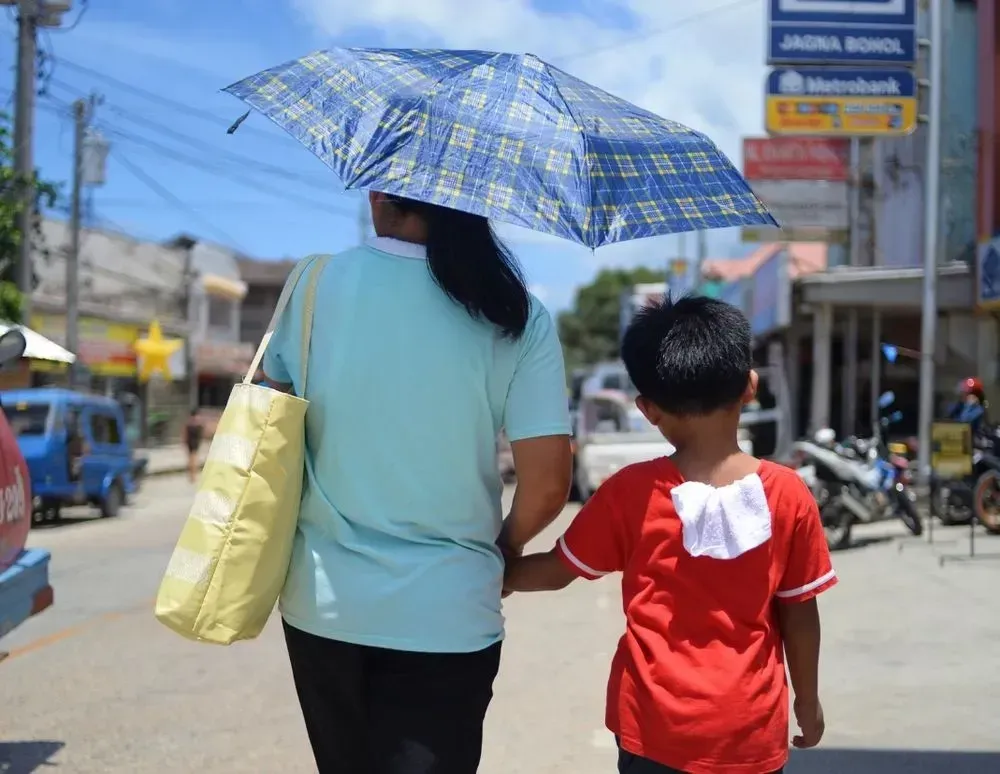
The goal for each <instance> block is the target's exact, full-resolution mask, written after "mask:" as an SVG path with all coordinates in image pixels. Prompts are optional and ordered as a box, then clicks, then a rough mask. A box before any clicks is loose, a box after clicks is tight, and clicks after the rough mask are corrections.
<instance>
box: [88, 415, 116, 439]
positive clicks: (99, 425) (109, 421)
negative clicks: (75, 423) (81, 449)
mask: <svg viewBox="0 0 1000 774" xmlns="http://www.w3.org/2000/svg"><path fill="white" fill-rule="evenodd" d="M90 435H91V437H92V438H93V439H94V443H95V444H104V445H108V446H117V445H118V444H120V443H121V442H122V436H121V433H120V432H119V427H118V419H117V417H115V416H114V415H113V414H101V413H98V412H94V413H93V414H91V415H90Z"/></svg>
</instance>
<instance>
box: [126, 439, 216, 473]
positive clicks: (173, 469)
mask: <svg viewBox="0 0 1000 774" xmlns="http://www.w3.org/2000/svg"><path fill="white" fill-rule="evenodd" d="M207 451H208V445H207V444H203V446H202V454H201V458H202V461H204V459H205V454H206V452H207ZM136 453H137V454H140V455H144V456H146V457H148V458H149V466H148V468H147V469H146V475H148V476H166V475H170V474H173V473H184V472H185V471H186V470H187V449H186V448H185V447H184V446H182V445H181V444H176V445H173V446H157V447H155V448H152V449H138V450H136Z"/></svg>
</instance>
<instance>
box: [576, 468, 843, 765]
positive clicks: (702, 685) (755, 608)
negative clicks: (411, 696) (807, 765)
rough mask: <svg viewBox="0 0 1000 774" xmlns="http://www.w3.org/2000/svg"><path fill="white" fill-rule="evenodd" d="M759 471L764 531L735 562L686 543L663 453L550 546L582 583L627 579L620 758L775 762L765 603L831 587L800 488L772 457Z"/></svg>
mask: <svg viewBox="0 0 1000 774" xmlns="http://www.w3.org/2000/svg"><path fill="white" fill-rule="evenodd" d="M758 475H759V477H760V480H761V483H762V484H763V493H764V496H765V497H766V502H767V509H768V510H769V511H770V514H771V537H770V539H768V540H766V542H764V543H762V544H761V545H759V546H757V547H756V548H752V549H750V550H749V551H746V552H745V553H742V554H740V555H739V556H737V557H736V558H734V559H714V558H710V557H707V556H697V557H696V556H692V555H691V554H690V553H688V551H687V550H686V549H685V547H684V544H683V531H682V525H681V520H680V517H679V516H678V515H677V511H676V509H675V507H674V502H673V499H672V497H671V490H672V489H673V488H674V487H675V486H678V485H680V484H682V483H684V479H683V478H682V476H681V474H680V472H679V471H678V470H677V468H676V467H675V466H674V464H673V463H672V462H671V461H670V460H669V459H667V458H661V459H657V460H653V461H651V462H646V463H641V464H638V465H632V466H630V467H628V468H625V469H623V470H621V471H619V472H618V473H617V474H615V475H614V476H613V477H612V478H610V479H609V480H608V481H607V482H606V483H605V484H604V485H603V486H602V487H601V488H600V489H599V490H598V491H597V493H596V494H595V495H594V497H593V499H591V500H590V502H588V503H587V505H586V506H585V507H584V508H583V509H582V510H581V511H580V513H579V514H578V515H577V517H576V518H575V519H574V521H573V523H572V525H571V526H570V527H569V529H568V530H567V532H566V534H565V535H563V536H562V537H561V538H560V539H559V542H558V544H557V547H556V550H557V553H558V555H559V556H560V558H561V559H562V560H563V562H564V563H565V564H566V566H567V567H568V568H569V569H571V570H572V571H573V572H574V573H575V574H577V575H579V576H580V577H583V578H588V579H596V578H599V577H601V576H603V575H607V574H608V573H612V572H618V571H620V572H622V573H623V576H622V603H623V607H624V612H625V618H626V627H625V634H624V635H623V636H622V638H621V640H620V641H619V643H618V651H617V652H616V653H615V657H614V660H613V662H612V665H611V677H610V680H609V682H608V703H607V715H606V721H607V726H608V728H609V729H610V730H611V731H612V732H613V733H614V734H616V735H617V736H618V737H619V739H620V743H621V746H622V748H623V749H625V750H627V751H628V752H631V753H632V754H634V755H639V756H642V757H645V758H649V759H651V760H653V761H657V762H658V763H662V764H664V765H666V766H669V767H671V768H675V769H680V770H681V771H685V772H690V774H762V773H763V772H771V771H775V770H777V769H780V768H781V767H782V766H784V765H785V762H786V759H787V757H788V738H789V725H788V683H787V678H786V675H785V663H784V650H783V648H782V643H781V635H780V632H779V631H778V626H777V620H776V616H775V614H774V607H773V606H774V604H775V603H776V602H777V603H782V602H785V603H787V602H803V601H805V600H808V599H811V598H812V597H814V596H816V595H817V594H819V593H821V592H823V591H825V590H826V589H828V588H830V587H831V586H833V585H834V584H835V583H836V582H837V576H836V574H835V572H834V570H833V566H832V565H831V562H830V552H829V550H828V549H827V545H826V539H825V537H824V534H823V527H822V524H821V523H820V518H819V512H818V510H817V507H816V502H815V500H814V499H813V498H812V495H811V494H810V492H809V489H808V487H806V486H805V484H804V483H803V482H802V481H801V480H800V479H799V477H798V476H797V475H796V474H795V472H794V471H793V470H790V469H788V468H785V467H782V466H780V465H776V464H773V463H770V462H761V463H760V468H759V469H758ZM764 523H765V524H766V520H765V522H764Z"/></svg>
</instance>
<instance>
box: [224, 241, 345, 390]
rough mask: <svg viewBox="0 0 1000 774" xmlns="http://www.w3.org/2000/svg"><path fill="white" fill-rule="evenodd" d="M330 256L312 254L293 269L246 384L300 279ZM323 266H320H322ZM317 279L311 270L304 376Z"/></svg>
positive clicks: (303, 366) (306, 318) (250, 380)
mask: <svg viewBox="0 0 1000 774" xmlns="http://www.w3.org/2000/svg"><path fill="white" fill-rule="evenodd" d="M329 258H330V256H328V255H310V256H309V257H308V258H303V259H302V260H301V261H299V262H298V263H297V264H296V265H295V268H294V269H292V273H291V276H289V278H288V281H287V282H286V283H285V287H284V288H283V289H282V291H281V295H280V296H279V297H278V303H277V304H276V305H275V307H274V314H272V315H271V321H270V322H269V323H268V324H267V331H266V332H265V333H264V337H263V338H262V339H261V340H260V344H259V345H258V346H257V351H256V352H255V353H254V356H253V360H251V361H250V368H249V370H248V371H247V373H246V376H245V377H243V383H244V384H251V383H252V382H253V378H254V376H255V375H256V374H257V369H258V368H260V362H261V360H263V359H264V353H265V352H267V345H268V344H270V343H271V337H272V336H273V335H274V329H275V328H276V327H277V325H278V323H279V322H280V321H281V316H282V315H283V314H284V313H285V309H286V308H287V307H288V304H289V302H290V301H291V300H292V294H293V293H294V292H295V288H296V287H297V286H298V284H299V280H301V279H302V275H303V274H305V273H306V271H307V270H309V269H312V268H313V267H314V265H315V264H316V263H317V262H319V263H321V264H322V266H325V265H326V262H327V261H328V260H329ZM322 266H321V267H320V268H322ZM317 280H318V273H317V272H311V276H310V285H311V286H312V292H311V294H310V293H307V299H306V302H307V303H306V308H305V310H304V316H303V330H302V339H303V342H302V343H303V345H304V349H303V358H302V359H303V365H302V372H303V377H304V376H305V374H306V373H307V371H306V368H307V367H306V365H305V362H306V360H307V359H308V358H307V355H308V353H309V341H310V339H311V337H312V318H313V310H312V307H313V306H315V298H316V289H315V285H316V282H317ZM310 296H311V300H310ZM306 322H308V325H306V324H305V323H306Z"/></svg>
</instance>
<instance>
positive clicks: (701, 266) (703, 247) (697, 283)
mask: <svg viewBox="0 0 1000 774" xmlns="http://www.w3.org/2000/svg"><path fill="white" fill-rule="evenodd" d="M697 237H698V243H697V244H698V252H697V254H696V256H695V263H694V290H695V292H697V291H698V290H700V289H701V283H702V282H703V281H704V278H703V277H702V276H701V275H702V272H703V271H704V270H705V259H706V258H708V232H706V231H699V232H697Z"/></svg>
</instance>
